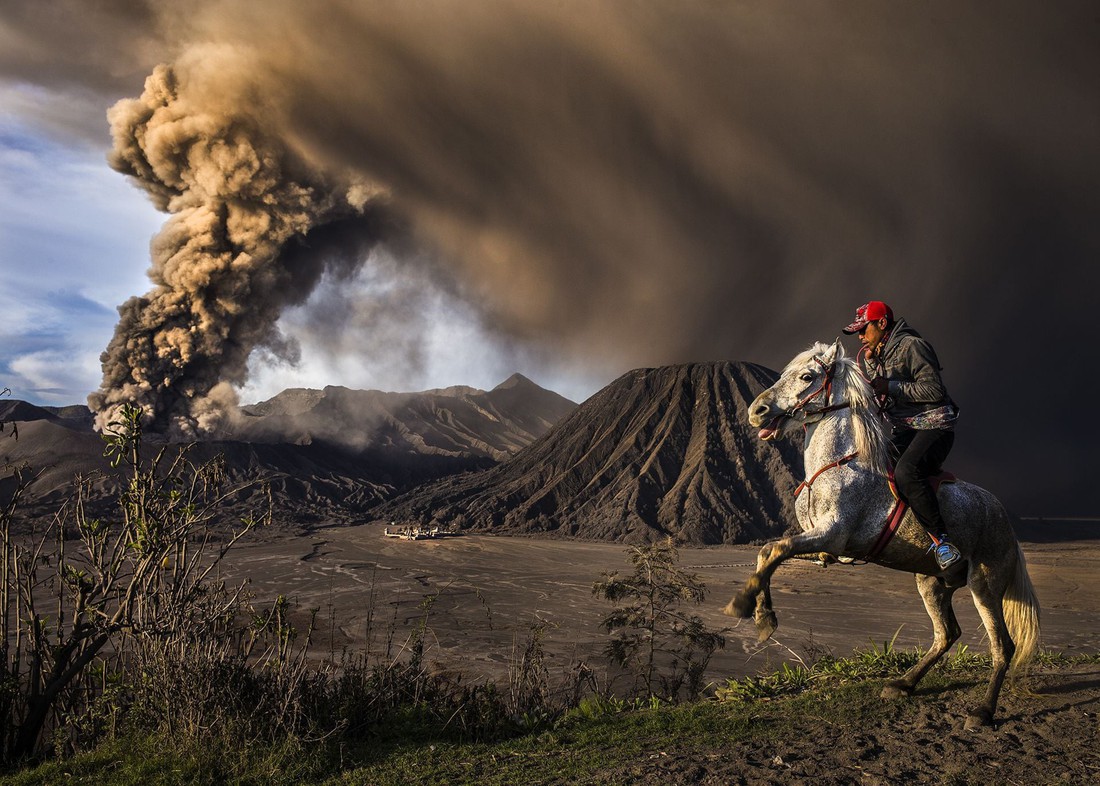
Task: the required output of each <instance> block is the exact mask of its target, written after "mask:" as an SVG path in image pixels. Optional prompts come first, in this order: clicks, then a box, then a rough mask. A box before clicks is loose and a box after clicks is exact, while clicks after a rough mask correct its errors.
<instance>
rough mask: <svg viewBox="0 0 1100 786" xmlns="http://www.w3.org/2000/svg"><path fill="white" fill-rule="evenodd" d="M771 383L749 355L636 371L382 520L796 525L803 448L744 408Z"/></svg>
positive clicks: (590, 531)
mask: <svg viewBox="0 0 1100 786" xmlns="http://www.w3.org/2000/svg"><path fill="white" fill-rule="evenodd" d="M775 379H776V374H775V372H773V371H771V370H769V369H767V368H764V367H763V366H758V365H755V364H752V363H739V362H711V363H691V364H685V365H676V366H664V367H660V368H647V369H637V370H634V371H631V372H629V373H627V374H625V375H623V376H622V377H620V378H619V379H617V380H615V381H614V382H612V383H611V384H610V385H608V386H607V387H605V388H604V389H603V390H601V391H600V392H598V393H597V394H596V395H594V396H592V397H591V398H590V399H588V400H587V401H586V402H584V403H583V404H582V405H580V406H579V407H578V408H577V409H575V410H574V411H573V412H572V413H571V414H570V415H569V416H567V417H566V418H564V419H563V420H562V421H561V422H560V423H559V424H558V425H557V426H555V427H554V428H553V429H551V430H550V431H549V432H547V433H546V434H545V435H544V436H542V437H541V438H539V439H538V440H536V441H534V442H533V443H532V444H530V445H529V446H528V447H526V448H524V449H523V450H521V451H519V452H518V453H516V454H515V455H514V456H512V457H511V458H509V459H507V460H506V461H504V462H503V463H501V464H499V465H497V466H495V467H493V468H491V469H488V470H485V471H482V472H477V473H469V474H465V475H460V476H455V477H449V478H446V479H443V480H441V481H438V482H434V483H431V484H428V485H426V486H424V487H421V488H418V489H415V490H413V491H411V492H408V493H406V494H404V495H402V496H400V497H398V498H396V499H394V500H391V501H389V502H387V503H384V504H382V505H381V506H379V507H378V508H376V509H375V510H374V511H372V513H373V515H374V518H375V519H376V520H379V521H387V522H389V521H394V522H400V523H415V524H418V525H424V524H431V525H433V526H434V525H439V526H450V527H458V528H460V529H464V530H471V531H493V532H499V533H527V534H534V533H551V534H554V535H559V536H568V537H577V538H585V539H596V540H616V541H623V542H628V543H635V542H647V541H652V540H654V539H658V538H663V537H672V538H673V539H675V540H676V541H677V542H680V543H686V544H693V545H707V544H723V543H745V542H751V541H759V540H763V539H766V538H771V537H774V536H776V535H779V534H781V533H783V532H785V531H787V530H788V529H789V528H790V527H792V526H794V522H795V516H794V499H793V497H792V494H791V492H792V490H793V488H794V487H795V486H796V485H797V477H798V475H799V474H800V467H801V463H802V460H801V455H800V453H799V450H798V448H797V447H796V446H795V445H792V444H790V443H789V442H784V443H781V444H766V443H764V442H762V441H761V440H759V439H758V438H757V429H755V428H753V427H751V426H750V425H749V423H748V420H747V417H746V407H747V405H748V403H749V402H751V401H752V400H753V399H754V398H755V397H756V396H757V395H758V394H759V393H760V392H761V391H762V390H764V389H765V388H767V387H768V386H770V385H771V384H772V383H773V382H774V381H775Z"/></svg>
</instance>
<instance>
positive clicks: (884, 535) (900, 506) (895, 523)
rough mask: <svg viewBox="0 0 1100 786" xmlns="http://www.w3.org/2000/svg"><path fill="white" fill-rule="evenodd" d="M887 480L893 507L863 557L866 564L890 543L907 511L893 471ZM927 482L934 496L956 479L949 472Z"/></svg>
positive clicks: (934, 476) (933, 477)
mask: <svg viewBox="0 0 1100 786" xmlns="http://www.w3.org/2000/svg"><path fill="white" fill-rule="evenodd" d="M888 478H889V480H890V491H891V492H892V493H893V495H894V507H893V509H892V510H891V511H890V515H888V516H887V517H886V523H885V524H884V525H883V527H882V532H880V533H879V535H878V539H877V540H876V541H875V545H873V546H871V550H870V551H868V552H867V556H866V557H864V559H865V560H867V561H868V562H870V561H872V560H873V559H874V558H875V557H877V556H878V555H879V554H881V553H882V551H883V549H885V548H886V546H887V544H889V543H890V541H891V540H892V539H893V537H894V533H896V532H897V531H898V527H900V526H901V520H902V519H903V518H905V511H907V510H908V509H909V505H908V504H907V503H906V502H905V501H904V500H903V499H902V498H901V496H900V495H899V494H898V487H897V484H896V483H895V482H894V470H893V469H891V470H890V474H889V476H888ZM928 480H929V482H930V483H931V484H932V493H933V494H935V493H938V492H939V490H940V485H941V484H943V483H954V482H955V481H956V480H957V478H956V477H955V476H954V475H953V474H952V473H950V472H941V473H940V474H938V475H933V476H932V477H931V478H929V479H928Z"/></svg>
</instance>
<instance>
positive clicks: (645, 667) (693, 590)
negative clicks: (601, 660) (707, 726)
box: [592, 538, 726, 701]
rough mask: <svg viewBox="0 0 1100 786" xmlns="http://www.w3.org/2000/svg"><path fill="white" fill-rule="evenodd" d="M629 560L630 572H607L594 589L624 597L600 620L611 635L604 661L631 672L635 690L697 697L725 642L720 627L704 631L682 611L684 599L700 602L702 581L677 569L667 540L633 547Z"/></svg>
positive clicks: (676, 559) (697, 620)
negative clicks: (714, 656)
mask: <svg viewBox="0 0 1100 786" xmlns="http://www.w3.org/2000/svg"><path fill="white" fill-rule="evenodd" d="M630 561H631V563H632V564H633V566H634V572H633V573H632V574H631V575H630V576H625V577H619V575H618V573H617V572H615V571H613V572H611V573H605V574H604V578H603V580H602V581H599V582H596V584H595V585H594V586H593V587H592V592H593V594H595V595H599V596H601V597H603V598H605V599H606V600H608V601H610V602H611V603H622V602H624V601H625V605H621V606H619V607H617V608H615V609H614V610H612V612H611V613H610V614H609V615H608V616H607V618H606V619H605V620H604V621H603V627H604V628H606V629H607V632H608V633H610V634H612V639H611V641H610V642H609V643H608V645H607V648H606V650H605V652H606V654H607V657H608V660H610V661H611V662H612V663H614V664H615V665H617V666H619V667H621V668H624V669H626V670H627V671H628V672H629V673H631V674H633V675H634V677H635V680H636V682H635V686H636V688H640V689H641V690H642V691H644V692H645V693H646V695H648V696H651V697H652V696H656V697H658V698H662V699H666V700H668V701H675V700H676V699H677V698H679V696H680V693H681V691H684V692H686V694H687V698H689V699H694V698H697V697H698V696H699V694H700V693H701V692H702V689H703V673H704V672H705V671H706V668H707V664H708V663H709V662H710V659H711V657H712V656H713V655H714V652H715V651H716V650H718V649H720V648H722V647H724V646H725V645H726V639H725V637H724V636H723V635H722V633H723V631H713V630H710V629H708V628H707V626H706V625H705V624H704V623H703V620H702V619H700V618H699V617H698V616H696V615H694V614H686V613H684V612H683V611H681V609H680V606H681V605H682V604H683V603H692V604H700V603H702V602H703V600H704V599H705V597H706V585H704V584H703V582H702V581H700V580H699V577H698V576H697V575H696V574H694V573H690V572H688V571H685V570H683V569H682V568H680V567H678V563H679V553H678V552H677V550H676V546H675V545H673V543H672V539H671V538H668V539H666V540H663V541H660V542H657V543H652V544H649V545H647V546H632V547H631V548H630Z"/></svg>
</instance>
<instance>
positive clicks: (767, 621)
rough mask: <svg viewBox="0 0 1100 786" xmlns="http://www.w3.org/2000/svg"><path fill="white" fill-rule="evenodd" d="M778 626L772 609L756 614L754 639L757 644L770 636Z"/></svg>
mask: <svg viewBox="0 0 1100 786" xmlns="http://www.w3.org/2000/svg"><path fill="white" fill-rule="evenodd" d="M778 627H779V620H778V619H776V616H775V612H774V611H766V612H764V613H763V614H757V615H756V641H757V643H758V644H763V643H764V642H765V641H767V640H768V639H770V638H771V637H772V634H773V633H775V629H776V628H778Z"/></svg>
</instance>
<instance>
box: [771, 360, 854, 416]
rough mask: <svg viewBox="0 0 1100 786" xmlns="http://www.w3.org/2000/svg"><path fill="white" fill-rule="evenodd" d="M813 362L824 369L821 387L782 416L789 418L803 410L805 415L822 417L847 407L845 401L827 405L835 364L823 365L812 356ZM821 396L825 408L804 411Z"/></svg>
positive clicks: (822, 362) (831, 389) (821, 361)
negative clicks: (822, 396)
mask: <svg viewBox="0 0 1100 786" xmlns="http://www.w3.org/2000/svg"><path fill="white" fill-rule="evenodd" d="M813 360H814V362H815V363H817V365H819V366H821V367H822V368H823V369H825V376H824V377H823V378H822V379H821V385H820V387H818V389H817V390H815V391H814V392H813V393H810V394H809V395H807V396H806V397H805V398H804V399H802V400H801V401H799V402H798V403H797V404H795V405H794V406H793V407H791V408H790V409H788V410H787V411H786V412H784V413H783V414H784V415H786V416H787V417H789V418H791V417H794V414H795V413H796V412H799V411H803V410H805V412H806V414H807V415H824V414H825V413H826V412H835V411H836V410H838V409H844V408H846V407H847V406H848V402H847V401H845V402H843V403H842V404H830V403H829V397H830V396H831V395H832V392H833V368H834V367H835V366H836V364H835V363H833V364H830V365H825V362H824V361H823V360H822V359H821V358H819V357H817V356H816V355H814V358H813ZM822 394H824V400H825V406H823V407H822V408H821V409H816V410H808V409H806V406H807V405H808V404H809V403H810V402H811V401H813V400H814V399H815V398H817V397H818V396H820V395H822Z"/></svg>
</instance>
